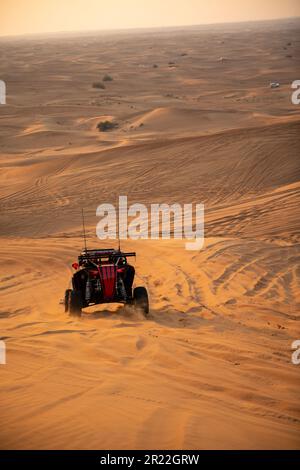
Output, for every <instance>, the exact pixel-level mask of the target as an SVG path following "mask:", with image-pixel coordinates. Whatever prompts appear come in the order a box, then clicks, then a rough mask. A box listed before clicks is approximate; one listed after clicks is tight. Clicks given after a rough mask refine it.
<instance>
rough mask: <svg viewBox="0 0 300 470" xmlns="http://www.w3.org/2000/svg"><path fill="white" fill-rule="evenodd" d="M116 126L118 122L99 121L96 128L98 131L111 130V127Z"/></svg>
mask: <svg viewBox="0 0 300 470" xmlns="http://www.w3.org/2000/svg"><path fill="white" fill-rule="evenodd" d="M116 127H118V124H117V123H116V122H113V121H101V122H99V123H98V124H97V129H98V130H99V131H100V132H106V131H111V130H112V129H115V128H116Z"/></svg>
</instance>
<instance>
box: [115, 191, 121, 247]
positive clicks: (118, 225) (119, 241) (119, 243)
mask: <svg viewBox="0 0 300 470" xmlns="http://www.w3.org/2000/svg"><path fill="white" fill-rule="evenodd" d="M116 199H117V195H116ZM116 207H117V201H116ZM117 227H118V250H119V251H121V240H120V206H119V205H118V222H117Z"/></svg>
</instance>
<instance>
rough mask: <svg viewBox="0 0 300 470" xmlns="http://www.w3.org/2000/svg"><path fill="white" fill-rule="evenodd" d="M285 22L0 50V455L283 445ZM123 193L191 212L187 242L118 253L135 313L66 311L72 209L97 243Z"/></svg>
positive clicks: (297, 417) (288, 41) (77, 233)
mask: <svg viewBox="0 0 300 470" xmlns="http://www.w3.org/2000/svg"><path fill="white" fill-rule="evenodd" d="M299 27H300V21H299V20H286V21H278V22H269V23H245V24H240V25H238V24H237V25H226V26H224V25H219V26H206V27H190V28H177V29H175V28H174V29H165V30H149V31H132V32H126V31H120V32H114V33H112V32H111V33H109V32H107V33H89V34H88V33H86V34H81V35H79V34H77V35H76V34H74V35H71V34H68V35H63V34H62V35H60V36H58V37H56V36H49V37H42V36H41V37H27V38H21V37H20V38H2V39H1V40H0V55H1V61H0V78H1V79H2V80H5V82H6V84H7V105H5V106H0V119H1V121H0V122H1V125H0V136H1V141H0V153H1V156H0V164H1V173H0V182H1V186H0V188H1V189H0V191H1V214H0V224H1V239H0V242H1V243H0V245H1V246H0V249H1V277H0V295H1V305H0V324H1V330H0V339H2V340H4V341H5V343H6V347H7V364H6V365H0V377H1V384H0V414H1V431H0V447H1V448H2V449H34V448H37V449H53V448H59V449H105V448H106V449H118V448H119V449H134V448H138V449H147V448H152V449H154V448H157V449H184V448H185V449H260V448H265V449H266V448H267V449H280V448H288V449H296V448H299V447H300V403H299V386H300V366H296V365H294V364H292V362H291V353H292V350H291V344H292V342H293V341H294V340H296V339H300V327H299V319H300V315H299V306H300V291H299V278H300V267H299V262H300V252H299V242H300V235H299V232H300V209H299V207H300V162H299V149H300V139H299V129H300V126H299V124H300V112H299V111H300V108H299V106H296V105H293V104H292V103H291V91H292V90H291V83H292V82H293V80H295V79H299V78H300V67H299V52H300V37H299ZM105 74H109V75H110V76H111V77H112V78H113V80H112V81H106V82H102V78H103V76H104V75H105ZM272 81H279V83H280V87H279V88H277V89H271V88H270V86H269V84H270V82H272ZM95 82H102V83H104V85H105V88H104V89H100V88H94V87H93V83H95ZM106 119H108V120H114V121H115V122H117V123H118V127H117V128H115V129H114V130H112V131H108V132H99V131H98V129H97V124H98V123H99V122H100V121H103V120H106ZM122 194H123V195H127V196H128V199H129V203H134V202H141V203H144V204H147V205H148V204H151V203H154V202H156V203H157V202H159V203H162V202H163V203H172V202H179V203H181V204H183V203H191V202H194V203H199V202H202V203H204V204H205V245H204V248H203V249H202V250H200V251H187V250H185V246H184V241H180V240H176V241H175V240H170V241H162V240H158V241H155V240H147V241H142V240H140V241H136V242H134V241H130V240H128V241H124V242H123V245H122V247H123V248H124V249H126V250H127V249H130V250H136V252H137V259H136V262H135V266H136V270H137V274H138V277H137V279H136V283H137V284H143V285H145V286H147V288H148V290H149V293H150V301H151V310H150V314H149V318H148V319H145V318H144V317H143V316H142V314H139V313H137V312H133V311H131V310H128V309H124V308H122V307H120V306H112V305H109V306H105V305H104V306H101V307H100V306H97V307H95V308H89V309H87V310H86V311H85V313H84V314H83V315H82V318H80V319H74V318H72V317H69V316H67V314H65V313H64V309H63V306H62V305H61V304H60V300H61V299H62V298H63V295H64V290H65V289H66V288H67V287H68V284H69V281H70V277H71V274H72V267H71V264H72V262H74V261H76V257H77V255H78V252H79V251H80V250H81V249H82V247H83V242H82V237H81V219H80V217H81V212H80V211H81V207H84V209H85V213H86V224H87V233H88V244H89V247H102V246H103V247H109V246H116V243H115V242H114V241H109V240H107V241H105V242H101V241H100V240H97V238H96V235H95V226H96V223H97V221H98V219H97V218H96V216H95V212H96V208H97V206H98V205H99V204H101V203H103V202H110V203H113V204H114V203H115V201H116V198H117V196H118V195H122Z"/></svg>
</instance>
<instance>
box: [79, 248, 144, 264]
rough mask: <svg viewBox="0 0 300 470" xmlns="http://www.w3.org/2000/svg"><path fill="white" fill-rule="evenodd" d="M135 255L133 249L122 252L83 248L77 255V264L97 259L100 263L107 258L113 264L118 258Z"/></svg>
mask: <svg viewBox="0 0 300 470" xmlns="http://www.w3.org/2000/svg"><path fill="white" fill-rule="evenodd" d="M130 256H131V257H133V256H134V257H135V256H136V253H135V252H134V251H131V252H128V253H127V252H123V251H119V250H114V249H104V250H84V251H82V252H81V254H80V255H79V256H78V262H79V264H82V263H84V262H85V261H94V260H97V261H98V263H99V264H101V260H102V259H107V258H109V259H110V260H111V262H112V263H113V264H117V262H118V259H119V258H128V257H130Z"/></svg>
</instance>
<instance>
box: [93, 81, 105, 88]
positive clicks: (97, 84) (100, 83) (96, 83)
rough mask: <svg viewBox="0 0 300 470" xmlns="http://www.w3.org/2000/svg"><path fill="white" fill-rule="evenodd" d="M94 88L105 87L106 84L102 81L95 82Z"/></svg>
mask: <svg viewBox="0 0 300 470" xmlns="http://www.w3.org/2000/svg"><path fill="white" fill-rule="evenodd" d="M93 88H100V89H101V90H104V89H105V85H104V84H103V83H102V82H94V83H93Z"/></svg>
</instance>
